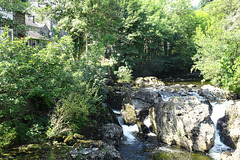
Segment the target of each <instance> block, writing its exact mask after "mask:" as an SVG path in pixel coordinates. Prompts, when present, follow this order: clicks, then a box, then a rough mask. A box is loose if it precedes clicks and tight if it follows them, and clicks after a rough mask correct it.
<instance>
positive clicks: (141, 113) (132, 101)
mask: <svg viewBox="0 0 240 160" xmlns="http://www.w3.org/2000/svg"><path fill="white" fill-rule="evenodd" d="M160 101H162V98H161V95H160V94H159V93H157V92H153V91H150V90H146V89H140V90H131V91H129V92H128V93H127V95H126V99H125V101H124V105H123V109H122V110H121V114H122V116H123V118H124V121H125V123H126V124H130V125H131V124H135V123H137V121H140V122H143V120H144V119H145V117H146V116H147V115H148V110H149V108H150V107H151V106H153V105H154V104H156V103H158V102H160Z"/></svg>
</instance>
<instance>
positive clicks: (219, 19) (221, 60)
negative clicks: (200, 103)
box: [193, 0, 240, 94]
mask: <svg viewBox="0 0 240 160" xmlns="http://www.w3.org/2000/svg"><path fill="white" fill-rule="evenodd" d="M226 5H227V7H226ZM231 5H232V6H231ZM239 5H240V3H239V2H238V1H235V0H232V1H227V2H226V1H222V0H217V1H213V2H211V3H209V4H207V5H206V6H205V7H204V8H203V9H204V10H205V11H207V12H208V13H209V15H210V16H211V19H212V21H211V23H209V26H208V27H207V28H198V29H197V35H196V39H195V42H196V44H197V46H198V53H197V54H196V55H195V56H194V57H193V60H194V66H193V69H198V70H200V71H201V74H202V75H203V77H204V79H205V80H211V82H212V83H213V84H218V85H219V86H221V87H223V88H225V89H227V90H229V91H233V92H235V93H237V94H240V85H239V84H240V83H239V82H240V76H239V57H240V54H239V53H240V52H239V45H240V43H239V41H240V32H239V30H238V28H239V26H240V25H239V23H238V22H237V21H235V22H234V17H232V15H233V14H239V12H238V8H236V6H239ZM205 17H206V16H205ZM230 22H231V23H230ZM234 28H237V29H234ZM204 29H205V30H204ZM226 29H227V30H226Z"/></svg>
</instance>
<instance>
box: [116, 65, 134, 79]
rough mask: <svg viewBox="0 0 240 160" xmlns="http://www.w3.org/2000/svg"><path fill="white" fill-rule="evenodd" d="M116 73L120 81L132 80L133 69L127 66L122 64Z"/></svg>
mask: <svg viewBox="0 0 240 160" xmlns="http://www.w3.org/2000/svg"><path fill="white" fill-rule="evenodd" d="M114 74H115V75H116V76H117V78H118V82H119V83H130V82H131V81H132V70H131V69H130V68H128V67H127V66H121V67H119V68H118V71H115V72H114Z"/></svg>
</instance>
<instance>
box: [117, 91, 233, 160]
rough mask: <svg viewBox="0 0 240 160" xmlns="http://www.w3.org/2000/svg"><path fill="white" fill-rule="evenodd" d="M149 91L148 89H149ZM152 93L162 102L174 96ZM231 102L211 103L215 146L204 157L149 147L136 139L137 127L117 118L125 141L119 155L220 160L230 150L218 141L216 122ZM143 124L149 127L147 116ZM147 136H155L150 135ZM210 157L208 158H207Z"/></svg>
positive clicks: (139, 159) (138, 159)
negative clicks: (157, 95) (158, 96)
mask: <svg viewBox="0 0 240 160" xmlns="http://www.w3.org/2000/svg"><path fill="white" fill-rule="evenodd" d="M149 89H150V88H149ZM152 91H154V92H158V93H160V94H161V97H162V99H163V101H168V100H169V98H170V97H172V96H175V94H174V93H170V92H164V91H161V90H158V89H153V88H152ZM190 94H192V95H193V96H197V97H198V98H200V99H202V97H201V96H199V95H198V94H197V93H196V92H192V93H190ZM228 103H232V102H231V101H225V102H221V103H220V102H218V103H217V102H214V103H211V105H212V106H213V108H212V109H213V110H212V115H211V119H212V121H213V123H214V125H215V145H214V147H213V148H212V149H211V150H210V151H209V153H207V155H205V154H204V153H191V152H188V151H186V150H184V149H181V148H180V147H172V146H168V145H165V144H157V145H156V143H155V144H154V145H151V142H149V141H143V140H141V139H139V138H138V137H137V132H138V127H137V125H133V126H128V125H125V124H123V119H122V117H121V116H118V119H119V122H120V124H121V125H122V127H123V132H124V136H125V139H124V140H123V144H124V145H123V146H122V147H120V153H121V155H122V156H123V158H124V160H149V159H153V160H169V159H172V160H175V159H176V160H185V159H186V160H203V159H204V160H211V159H213V160H220V154H221V153H222V152H224V151H231V148H230V147H228V146H226V145H225V144H223V143H222V142H221V141H220V136H219V133H218V131H217V129H216V125H217V121H218V119H219V118H222V117H223V116H224V115H225V106H226V105H227V104H228ZM114 112H115V113H117V115H120V111H114ZM144 124H145V125H146V126H148V127H150V125H151V122H150V118H149V116H148V117H146V119H145V120H144ZM149 136H156V135H155V134H153V133H150V134H149ZM208 155H209V156H210V157H209V156H208Z"/></svg>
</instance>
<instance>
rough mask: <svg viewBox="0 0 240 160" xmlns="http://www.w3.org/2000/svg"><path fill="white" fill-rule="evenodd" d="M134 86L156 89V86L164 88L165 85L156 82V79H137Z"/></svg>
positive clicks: (151, 77)
mask: <svg viewBox="0 0 240 160" xmlns="http://www.w3.org/2000/svg"><path fill="white" fill-rule="evenodd" d="M135 84H136V86H138V87H157V86H164V85H165V84H164V83H163V82H162V81H160V80H158V78H157V77H153V76H150V77H139V78H137V80H136V81H135Z"/></svg>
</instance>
